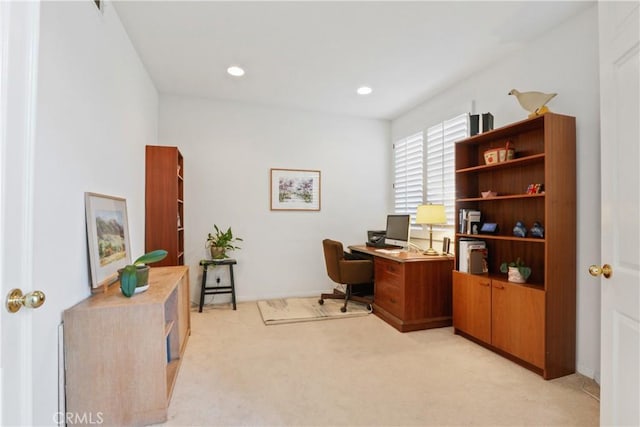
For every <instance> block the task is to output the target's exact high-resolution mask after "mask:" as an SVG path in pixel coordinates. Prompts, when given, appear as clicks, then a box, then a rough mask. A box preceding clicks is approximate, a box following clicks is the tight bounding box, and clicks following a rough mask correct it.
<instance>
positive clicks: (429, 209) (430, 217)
mask: <svg viewBox="0 0 640 427" xmlns="http://www.w3.org/2000/svg"><path fill="white" fill-rule="evenodd" d="M446 222H447V215H446V213H445V211H444V205H420V206H418V210H417V212H416V224H445V223H446Z"/></svg>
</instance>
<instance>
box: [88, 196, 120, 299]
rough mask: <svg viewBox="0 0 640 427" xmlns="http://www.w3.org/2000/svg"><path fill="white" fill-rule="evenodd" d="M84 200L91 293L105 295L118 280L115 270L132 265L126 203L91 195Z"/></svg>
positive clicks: (108, 197) (110, 197) (107, 197)
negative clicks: (101, 291) (102, 292)
mask: <svg viewBox="0 0 640 427" xmlns="http://www.w3.org/2000/svg"><path fill="white" fill-rule="evenodd" d="M84 197H85V214H86V225H87V244H88V249H89V264H90V269H91V289H92V290H94V291H95V290H97V289H99V288H101V287H104V289H105V291H106V288H107V287H108V286H109V285H110V284H111V283H113V282H115V281H116V280H117V279H118V269H120V268H123V267H124V266H125V265H127V264H131V245H130V244H129V222H128V219H127V201H126V199H123V198H121V197H114V196H107V195H104V194H98V193H90V192H86V193H85V195H84Z"/></svg>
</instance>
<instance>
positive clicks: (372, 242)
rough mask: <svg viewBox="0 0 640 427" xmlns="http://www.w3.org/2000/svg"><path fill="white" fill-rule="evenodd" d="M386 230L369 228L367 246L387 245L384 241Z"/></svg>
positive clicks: (382, 246) (379, 246)
mask: <svg viewBox="0 0 640 427" xmlns="http://www.w3.org/2000/svg"><path fill="white" fill-rule="evenodd" d="M386 235H387V231H386V230H369V231H367V246H373V247H376V248H384V247H386V246H387V245H385V243H384V239H385V238H386Z"/></svg>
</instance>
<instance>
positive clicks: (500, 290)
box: [491, 279, 544, 368]
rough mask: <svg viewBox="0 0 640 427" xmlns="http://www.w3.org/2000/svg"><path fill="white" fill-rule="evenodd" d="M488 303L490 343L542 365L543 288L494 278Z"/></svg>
mask: <svg viewBox="0 0 640 427" xmlns="http://www.w3.org/2000/svg"><path fill="white" fill-rule="evenodd" d="M491 304H492V306H493V311H492V319H491V324H492V329H491V343H492V344H493V345H494V346H495V347H497V348H499V349H501V350H504V351H506V352H508V353H511V354H513V355H514V356H516V357H518V358H520V359H522V360H524V361H525V362H528V363H531V364H532V365H534V366H536V367H538V368H543V367H544V291H542V290H540V289H535V288H532V287H527V286H522V285H516V284H512V283H509V282H503V281H500V280H495V279H494V280H493V281H492V286H491Z"/></svg>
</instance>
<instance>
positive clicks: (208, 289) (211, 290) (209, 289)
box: [198, 258, 237, 313]
mask: <svg viewBox="0 0 640 427" xmlns="http://www.w3.org/2000/svg"><path fill="white" fill-rule="evenodd" d="M234 264H237V262H236V260H235V259H232V258H224V259H203V260H201V261H200V265H201V266H202V287H201V289H200V307H199V308H198V312H199V313H202V306H203V305H204V296H205V295H217V294H231V303H232V304H233V309H234V310H235V309H236V287H235V283H234V281H233V265H234ZM211 265H213V266H218V265H228V266H229V279H230V280H229V281H230V284H229V286H207V269H208V268H209V266H211Z"/></svg>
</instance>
